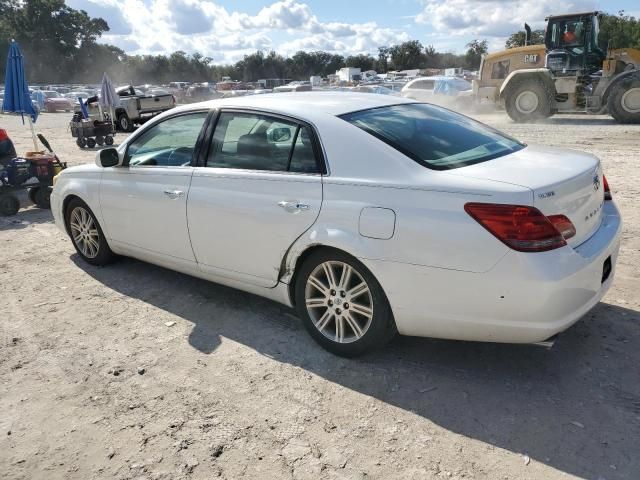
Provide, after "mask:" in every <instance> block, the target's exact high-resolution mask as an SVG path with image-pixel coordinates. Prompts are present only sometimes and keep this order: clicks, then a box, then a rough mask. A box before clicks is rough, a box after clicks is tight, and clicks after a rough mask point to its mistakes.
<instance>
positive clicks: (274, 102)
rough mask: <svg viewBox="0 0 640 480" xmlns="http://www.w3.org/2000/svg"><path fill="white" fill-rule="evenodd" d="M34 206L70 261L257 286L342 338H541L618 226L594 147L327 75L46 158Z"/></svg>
mask: <svg viewBox="0 0 640 480" xmlns="http://www.w3.org/2000/svg"><path fill="white" fill-rule="evenodd" d="M51 206H52V210H53V214H54V217H55V220H56V223H57V225H58V226H59V227H60V228H61V229H62V230H63V231H64V232H66V233H67V234H68V235H69V236H70V238H71V240H72V242H73V244H74V246H75V248H76V250H77V252H78V254H79V255H80V256H81V257H82V258H83V259H84V260H86V261H87V262H89V263H91V264H93V265H104V264H107V263H109V262H110V261H111V260H113V259H114V257H115V256H116V255H126V256H131V257H135V258H138V259H141V260H144V261H147V262H151V263H155V264H158V265H161V266H164V267H167V268H170V269H173V270H177V271H180V272H184V273H187V274H190V275H194V276H197V277H201V278H204V279H208V280H211V281H214V282H217V283H221V284H225V285H229V286H232V287H235V288H239V289H242V290H245V291H248V292H252V293H254V294H257V295H261V296H263V297H268V298H271V299H273V300H275V301H278V302H281V303H284V304H286V305H290V306H292V307H294V308H296V309H297V312H298V314H299V316H300V317H301V318H302V320H303V322H304V325H305V326H306V328H307V330H308V331H309V333H310V334H311V336H312V337H313V338H314V339H315V340H316V341H317V342H318V343H320V344H321V345H322V346H323V347H325V348H326V349H328V350H330V351H332V352H334V353H336V354H339V355H345V356H352V355H357V354H360V353H363V352H364V351H367V350H370V349H371V348H374V347H376V346H379V345H382V344H384V343H385V342H386V341H388V340H389V339H390V338H391V337H392V336H393V335H395V334H396V333H397V332H399V333H401V334H403V335H419V336H428V337H437V338H449V339H460V340H477V341H486V342H513V343H536V342H545V341H551V340H550V339H552V337H553V336H554V335H556V334H557V333H559V332H562V331H563V330H565V329H567V328H569V327H570V326H571V325H572V324H573V323H575V322H576V321H577V320H578V319H580V317H582V316H583V315H584V314H585V313H586V312H588V311H589V310H590V309H591V308H592V307H593V306H594V305H596V304H597V303H598V301H599V300H600V299H601V298H602V296H603V295H604V294H605V292H606V291H607V289H608V288H609V286H610V285H611V282H612V280H613V274H614V270H615V264H616V257H617V255H618V250H619V242H620V240H619V239H620V230H621V219H620V214H619V212H618V210H617V208H616V206H615V204H614V202H613V201H612V200H611V193H610V191H609V187H608V185H607V181H606V179H605V177H604V175H603V173H602V166H601V164H600V161H599V160H598V159H597V158H596V157H594V156H592V155H589V154H585V153H580V152H576V151H572V150H558V149H554V148H547V147H539V146H532V145H525V144H523V143H521V142H519V141H517V140H515V139H513V138H511V137H509V136H507V135H505V134H503V133H500V132H498V131H496V130H494V129H492V128H490V127H488V126H486V125H483V124H481V123H478V122H476V121H474V120H472V119H470V118H467V117H464V116H462V115H459V114H456V113H453V112H451V111H448V110H446V109H443V108H439V107H436V106H433V105H429V104H424V103H416V102H413V101H410V100H407V99H402V98H398V97H389V96H386V95H370V94H353V93H343V92H335V93H329V92H322V93H320V92H319V93H315V92H311V93H291V94H274V95H258V96H248V97H236V98H228V99H222V100H215V101H212V102H207V103H201V104H195V105H189V106H185V107H180V108H175V109H173V110H170V111H169V112H166V113H164V114H162V115H160V116H158V117H157V118H155V119H154V120H152V121H149V122H148V123H146V124H145V125H144V126H143V127H142V128H140V129H139V130H138V131H137V132H135V133H133V134H132V135H131V136H130V137H129V138H127V139H126V140H125V141H124V143H122V144H121V145H120V146H119V147H118V148H117V149H115V148H106V149H103V150H101V151H100V152H99V153H98V155H97V158H96V165H85V166H79V167H73V168H69V169H67V170H64V171H63V172H62V173H61V174H60V175H59V176H58V178H57V182H56V184H55V187H54V189H53V194H52V196H51Z"/></svg>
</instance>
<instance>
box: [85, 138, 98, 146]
mask: <svg viewBox="0 0 640 480" xmlns="http://www.w3.org/2000/svg"><path fill="white" fill-rule="evenodd" d="M95 146H96V139H95V138H87V147H89V148H94V147H95Z"/></svg>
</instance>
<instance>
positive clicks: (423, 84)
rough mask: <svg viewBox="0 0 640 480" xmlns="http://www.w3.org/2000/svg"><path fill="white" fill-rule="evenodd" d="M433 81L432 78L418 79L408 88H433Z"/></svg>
mask: <svg viewBox="0 0 640 480" xmlns="http://www.w3.org/2000/svg"><path fill="white" fill-rule="evenodd" d="M434 85H435V82H434V81H433V80H418V81H417V82H413V83H412V84H411V86H410V87H409V88H411V89H416V90H433V86H434Z"/></svg>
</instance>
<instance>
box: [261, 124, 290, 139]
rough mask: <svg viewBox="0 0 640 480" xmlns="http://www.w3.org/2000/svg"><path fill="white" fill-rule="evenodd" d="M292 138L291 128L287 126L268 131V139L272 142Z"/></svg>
mask: <svg viewBox="0 0 640 480" xmlns="http://www.w3.org/2000/svg"><path fill="white" fill-rule="evenodd" d="M290 139H291V129H289V128H287V127H282V128H274V129H273V130H269V131H268V132H267V140H268V141H269V142H271V143H280V142H286V141H289V140H290Z"/></svg>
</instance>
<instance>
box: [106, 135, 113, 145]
mask: <svg viewBox="0 0 640 480" xmlns="http://www.w3.org/2000/svg"><path fill="white" fill-rule="evenodd" d="M104 144H105V145H108V146H111V145H113V137H112V136H111V135H109V136H107V137H105V139H104Z"/></svg>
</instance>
